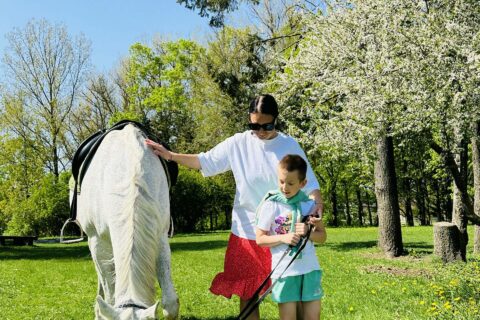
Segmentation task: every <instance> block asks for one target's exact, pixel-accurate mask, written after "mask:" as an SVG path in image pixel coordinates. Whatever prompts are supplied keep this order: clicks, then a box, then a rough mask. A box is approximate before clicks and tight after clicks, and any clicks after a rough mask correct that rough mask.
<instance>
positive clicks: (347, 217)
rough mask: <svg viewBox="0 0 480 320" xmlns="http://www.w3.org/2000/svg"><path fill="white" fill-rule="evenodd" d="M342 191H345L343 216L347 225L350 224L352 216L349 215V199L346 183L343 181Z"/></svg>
mask: <svg viewBox="0 0 480 320" xmlns="http://www.w3.org/2000/svg"><path fill="white" fill-rule="evenodd" d="M343 187H344V188H343V191H344V193H345V218H346V219H347V226H351V225H352V216H351V215H350V200H349V199H348V187H347V183H346V182H344V183H343Z"/></svg>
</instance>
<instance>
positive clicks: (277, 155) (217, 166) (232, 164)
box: [198, 131, 320, 240]
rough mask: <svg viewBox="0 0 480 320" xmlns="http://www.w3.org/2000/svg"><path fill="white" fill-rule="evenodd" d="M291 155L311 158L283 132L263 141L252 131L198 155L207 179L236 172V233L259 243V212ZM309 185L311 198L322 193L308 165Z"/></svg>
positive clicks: (234, 206)
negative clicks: (280, 164)
mask: <svg viewBox="0 0 480 320" xmlns="http://www.w3.org/2000/svg"><path fill="white" fill-rule="evenodd" d="M287 154H298V155H300V156H301V157H302V158H303V159H305V161H307V157H306V156H305V152H304V151H303V150H302V148H301V147H300V145H299V144H298V142H297V141H295V139H293V138H292V137H290V136H288V135H286V134H284V133H281V132H279V133H278V135H277V136H276V137H275V138H273V139H270V140H262V139H259V138H258V137H257V136H256V135H254V134H253V133H252V131H245V132H242V133H237V134H235V135H234V136H232V137H230V138H228V139H226V140H225V141H223V142H221V143H219V144H218V145H216V146H215V147H214V148H213V149H211V150H210V151H208V152H205V153H204V152H202V153H200V154H199V155H198V159H199V160H200V165H201V172H202V174H203V175H204V176H205V177H208V176H213V175H216V174H219V173H222V172H226V171H228V170H232V172H233V176H234V178H235V184H236V191H235V200H234V203H233V210H232V233H233V234H235V235H237V236H239V237H241V238H247V239H250V240H255V212H256V209H257V206H258V205H259V204H260V201H261V200H262V199H263V197H264V196H265V194H266V193H267V192H268V191H270V190H273V189H277V186H278V178H277V165H278V162H279V161H280V160H281V159H282V158H283V157H284V156H286V155H287ZM307 164H308V168H307V185H306V186H305V188H304V189H303V191H304V192H305V193H306V194H309V193H310V192H312V191H313V190H315V189H319V188H320V187H319V184H318V181H317V178H316V177H315V174H314V173H313V170H312V168H311V166H310V164H309V163H308V161H307Z"/></svg>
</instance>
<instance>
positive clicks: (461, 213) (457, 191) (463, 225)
mask: <svg viewBox="0 0 480 320" xmlns="http://www.w3.org/2000/svg"><path fill="white" fill-rule="evenodd" d="M459 147H460V153H458V154H456V155H455V162H456V163H457V166H458V168H459V177H460V179H461V182H462V183H461V186H466V185H467V160H468V149H467V143H466V140H465V139H462V140H461V142H460V144H459ZM461 186H458V185H457V182H456V181H455V182H454V183H453V212H452V223H453V224H454V225H456V226H457V227H458V230H459V231H460V235H461V237H460V240H461V243H460V248H461V250H462V256H463V257H465V256H466V252H467V244H468V233H467V206H466V203H465V199H464V196H465V195H464V194H463V192H462V189H461ZM465 192H466V190H465Z"/></svg>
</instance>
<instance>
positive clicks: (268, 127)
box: [248, 122, 275, 131]
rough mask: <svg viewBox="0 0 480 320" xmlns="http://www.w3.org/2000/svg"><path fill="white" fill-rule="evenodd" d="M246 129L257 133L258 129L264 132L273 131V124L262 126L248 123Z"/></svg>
mask: <svg viewBox="0 0 480 320" xmlns="http://www.w3.org/2000/svg"><path fill="white" fill-rule="evenodd" d="M248 128H249V129H250V130H253V131H258V130H260V129H263V130H265V131H272V130H273V129H275V122H270V123H264V124H260V123H251V122H250V123H249V124H248Z"/></svg>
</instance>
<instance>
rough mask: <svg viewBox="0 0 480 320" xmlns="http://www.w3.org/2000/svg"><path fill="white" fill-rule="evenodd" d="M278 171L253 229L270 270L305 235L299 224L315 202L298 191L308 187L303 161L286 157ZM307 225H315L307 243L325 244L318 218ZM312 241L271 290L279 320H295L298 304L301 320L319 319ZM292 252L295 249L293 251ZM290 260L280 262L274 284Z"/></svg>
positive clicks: (319, 290) (316, 265)
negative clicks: (267, 255) (266, 250)
mask: <svg viewBox="0 0 480 320" xmlns="http://www.w3.org/2000/svg"><path fill="white" fill-rule="evenodd" d="M277 170H278V184H279V190H278V191H274V192H269V194H268V195H267V196H266V198H265V201H263V202H262V203H261V204H260V206H259V208H258V215H257V229H256V236H257V238H256V241H257V244H258V245H259V246H264V247H270V251H271V253H272V267H273V266H275V265H277V263H278V261H279V259H280V258H281V256H282V255H283V253H284V252H285V250H286V249H287V247H288V246H289V245H292V246H294V247H295V245H297V243H298V242H299V241H300V237H301V236H303V235H305V234H306V233H307V230H308V226H307V224H305V223H302V222H300V221H301V220H302V217H304V216H306V215H308V212H310V209H311V208H312V206H314V205H315V202H314V201H312V200H310V199H309V198H308V197H307V196H306V195H305V193H304V192H303V191H301V189H302V188H303V187H304V186H305V184H306V183H307V180H306V179H305V175H306V170H307V164H306V162H305V160H304V159H303V158H302V157H300V156H299V155H286V156H285V157H284V158H282V160H280V163H279V165H278V169H277ZM308 223H309V224H311V225H314V229H313V230H312V232H311V234H310V240H312V241H314V242H317V243H324V242H325V240H326V238H327V235H326V231H325V226H324V225H323V222H322V220H321V218H320V219H315V218H311V219H309V221H308ZM312 241H308V243H307V245H306V246H305V248H304V250H303V251H302V252H301V253H300V254H299V255H298V257H297V259H296V260H295V261H294V262H293V263H292V265H291V266H290V267H289V268H288V269H287V271H286V272H285V273H284V274H283V276H282V278H281V279H279V280H278V281H277V283H276V284H275V287H274V288H273V291H272V300H273V301H274V302H276V303H278V308H279V312H280V319H289V320H290V319H296V305H297V302H300V303H301V304H302V307H303V315H304V319H306V320H313V319H315V320H317V319H320V310H321V303H320V299H321V298H322V296H323V290H322V287H321V277H322V271H321V270H320V265H319V263H318V259H317V257H316V255H315V248H314V246H313V243H312ZM294 250H295V248H293V249H292V251H294ZM291 257H293V255H290V256H286V257H285V258H284V259H283V260H282V262H281V263H280V265H279V266H278V267H277V269H276V270H275V272H274V273H273V275H272V280H273V281H275V280H276V279H277V278H279V276H280V274H281V273H282V271H283V270H284V269H285V267H286V266H287V264H288V263H289V262H290V260H291V259H292V258H291Z"/></svg>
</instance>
